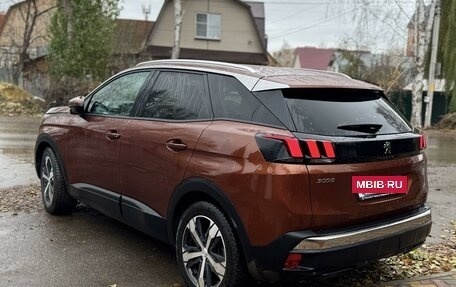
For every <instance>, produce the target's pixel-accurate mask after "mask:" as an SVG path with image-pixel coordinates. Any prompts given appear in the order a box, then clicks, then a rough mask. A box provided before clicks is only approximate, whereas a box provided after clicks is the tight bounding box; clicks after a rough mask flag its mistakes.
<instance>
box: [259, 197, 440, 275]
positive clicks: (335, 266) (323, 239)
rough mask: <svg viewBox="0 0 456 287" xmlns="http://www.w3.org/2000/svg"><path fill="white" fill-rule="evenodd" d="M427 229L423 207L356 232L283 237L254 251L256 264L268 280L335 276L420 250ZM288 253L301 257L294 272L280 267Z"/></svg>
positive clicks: (427, 215) (428, 216) (426, 212)
mask: <svg viewBox="0 0 456 287" xmlns="http://www.w3.org/2000/svg"><path fill="white" fill-rule="evenodd" d="M431 225H432V221H431V210H430V208H429V206H427V205H424V206H422V207H421V208H419V209H416V210H414V211H413V212H409V213H408V214H406V215H404V214H402V215H401V216H397V217H394V218H388V219H383V220H382V221H380V222H376V223H374V224H370V225H365V226H358V227H356V228H350V229H345V230H343V229H340V230H333V231H329V232H328V231H325V232H321V233H315V232H309V231H302V232H292V233H287V234H285V235H283V236H281V237H280V238H279V239H278V240H276V241H274V242H273V243H272V244H271V245H268V246H267V247H260V248H255V254H256V255H257V256H256V259H257V260H256V264H257V267H259V268H258V269H260V270H263V272H261V273H262V275H263V277H265V278H266V279H270V280H273V279H278V278H279V277H280V275H282V276H288V275H291V274H294V275H302V276H320V275H326V274H331V273H337V272H340V271H343V270H346V269H350V268H353V267H357V266H362V265H366V264H368V263H370V262H374V261H376V260H378V259H381V258H385V257H389V256H392V255H395V254H399V253H405V252H408V251H410V250H412V249H414V248H416V247H418V246H420V245H421V244H423V242H424V241H425V240H426V237H427V236H428V235H429V233H430V231H431ZM289 253H300V254H302V260H301V262H300V263H299V266H298V267H297V268H294V269H285V268H284V267H283V266H284V262H285V260H286V258H287V256H288V254H289Z"/></svg>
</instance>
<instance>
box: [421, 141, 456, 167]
mask: <svg viewBox="0 0 456 287" xmlns="http://www.w3.org/2000/svg"><path fill="white" fill-rule="evenodd" d="M426 155H427V157H428V160H429V161H430V162H433V163H445V164H456V135H451V134H430V135H428V136H427V149H426Z"/></svg>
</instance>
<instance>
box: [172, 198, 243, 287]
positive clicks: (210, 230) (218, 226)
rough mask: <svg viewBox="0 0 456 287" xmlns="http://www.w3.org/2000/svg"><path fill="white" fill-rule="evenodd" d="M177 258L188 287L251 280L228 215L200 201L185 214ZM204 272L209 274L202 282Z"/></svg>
mask: <svg viewBox="0 0 456 287" xmlns="http://www.w3.org/2000/svg"><path fill="white" fill-rule="evenodd" d="M209 235H211V237H212V239H208V237H209ZM196 238H198V239H196ZM176 255H177V256H176V257H177V264H178V266H179V270H180V272H181V273H182V275H183V277H184V280H185V282H186V283H187V285H188V286H192V287H196V286H198V287H199V286H201V287H218V286H224V287H231V286H233V287H234V286H236V287H237V286H242V285H243V283H245V281H244V279H245V278H247V274H246V268H245V264H244V263H243V260H242V255H241V248H240V245H239V243H238V241H237V240H236V236H235V235H234V233H233V228H232V227H231V226H230V224H229V223H228V221H227V219H226V217H225V215H224V214H223V213H222V212H221V211H220V210H219V209H218V208H217V207H215V206H214V205H212V204H211V203H208V202H197V203H195V204H193V205H191V206H190V207H189V208H188V209H187V210H186V211H185V212H184V214H183V215H182V217H181V219H180V221H179V225H178V228H177V233H176ZM201 270H204V271H205V272H204V273H203V274H202V275H203V276H202V277H203V278H202V279H199V277H200V275H201Z"/></svg>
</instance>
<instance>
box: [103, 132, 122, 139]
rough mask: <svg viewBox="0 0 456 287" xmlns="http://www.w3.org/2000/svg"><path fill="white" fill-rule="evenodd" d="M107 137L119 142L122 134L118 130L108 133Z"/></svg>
mask: <svg viewBox="0 0 456 287" xmlns="http://www.w3.org/2000/svg"><path fill="white" fill-rule="evenodd" d="M105 137H106V138H107V139H108V140H110V141H112V140H117V139H120V134H119V133H118V132H117V131H116V130H109V131H107V132H106V134H105Z"/></svg>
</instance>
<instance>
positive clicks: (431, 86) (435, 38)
mask: <svg viewBox="0 0 456 287" xmlns="http://www.w3.org/2000/svg"><path fill="white" fill-rule="evenodd" d="M440 10H441V7H440V0H437V2H436V3H435V16H434V27H433V30H432V48H431V63H430V65H429V80H428V91H427V96H426V97H425V98H424V102H426V113H425V117H424V126H425V127H430V126H431V117H432V103H433V101H434V90H435V67H436V65H437V49H438V45H439V29H440Z"/></svg>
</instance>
